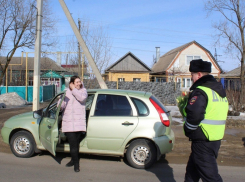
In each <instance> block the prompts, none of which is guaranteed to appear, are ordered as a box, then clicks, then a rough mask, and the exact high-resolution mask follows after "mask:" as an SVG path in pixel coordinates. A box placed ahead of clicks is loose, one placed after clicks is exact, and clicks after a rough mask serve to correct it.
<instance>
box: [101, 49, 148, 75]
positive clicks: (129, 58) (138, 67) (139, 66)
mask: <svg viewBox="0 0 245 182" xmlns="http://www.w3.org/2000/svg"><path fill="white" fill-rule="evenodd" d="M135 63H136V64H135ZM105 72H151V69H150V68H149V67H148V66H147V65H146V64H145V63H143V62H142V61H141V60H140V59H139V58H137V57H136V56H135V55H134V54H133V53H131V52H128V53H127V54H125V55H124V56H123V57H121V58H120V59H119V60H118V61H116V62H115V63H113V64H112V65H111V66H109V67H108V68H107V69H106V70H105Z"/></svg>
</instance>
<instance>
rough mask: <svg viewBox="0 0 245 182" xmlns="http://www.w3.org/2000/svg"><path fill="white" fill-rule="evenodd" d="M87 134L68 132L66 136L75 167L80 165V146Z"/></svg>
mask: <svg viewBox="0 0 245 182" xmlns="http://www.w3.org/2000/svg"><path fill="white" fill-rule="evenodd" d="M85 134H86V132H83V131H80V132H66V133H65V135H66V137H67V139H68V142H69V145H70V154H71V159H72V160H73V162H74V164H75V165H79V157H78V156H79V144H80V142H81V141H82V140H83V139H84V137H85Z"/></svg>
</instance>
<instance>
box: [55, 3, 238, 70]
mask: <svg viewBox="0 0 245 182" xmlns="http://www.w3.org/2000/svg"><path fill="white" fill-rule="evenodd" d="M65 3H66V5H67V7H68V9H69V11H70V13H71V14H72V17H73V19H74V21H75V22H77V21H78V18H80V19H81V21H83V22H85V23H86V22H89V24H90V25H91V27H92V28H96V27H98V26H101V25H102V26H103V27H104V28H105V30H106V31H107V34H108V36H109V37H110V40H111V42H112V47H111V55H112V56H111V60H110V64H112V63H114V62H116V61H117V60H118V59H120V58H121V57H122V56H124V55H125V54H126V53H128V52H129V51H130V52H132V53H133V54H134V55H135V56H136V57H138V58H139V59H140V60H141V61H142V62H144V63H145V64H146V65H147V66H149V67H150V68H151V67H152V64H153V56H156V48H155V47H160V56H162V55H163V54H165V53H166V52H168V51H170V50H171V49H174V48H176V47H179V46H181V45H183V44H186V43H189V42H191V41H193V40H195V41H197V42H198V43H199V44H201V45H202V46H204V47H205V48H206V49H208V50H209V51H210V52H211V53H212V54H213V55H214V54H215V48H216V50H217V54H218V55H219V56H218V61H219V62H218V63H219V64H220V66H221V68H222V69H223V70H225V71H230V70H232V69H234V68H236V67H238V66H239V61H238V60H236V59H234V58H231V57H230V56H229V55H227V54H225V53H224V49H223V48H222V47H218V46H216V47H215V46H214V41H215V39H214V38H213V37H212V35H214V32H215V29H214V28H213V27H212V24H213V23H214V22H215V21H219V18H220V16H219V14H211V15H209V16H207V12H206V11H205V9H204V1H203V0H172V1H169V0H123V1H118V0H65ZM51 8H52V10H53V11H54V16H55V17H56V18H57V19H58V21H57V25H56V28H57V32H56V35H54V36H57V39H58V40H59V43H58V45H57V46H56V48H55V49H54V51H66V50H65V49H66V45H67V38H68V37H71V36H73V35H74V33H73V31H72V29H71V28H70V24H69V22H68V20H67V18H66V16H65V14H64V12H63V10H62V8H61V6H60V3H59V1H58V0H52V1H51ZM110 64H109V65H110Z"/></svg>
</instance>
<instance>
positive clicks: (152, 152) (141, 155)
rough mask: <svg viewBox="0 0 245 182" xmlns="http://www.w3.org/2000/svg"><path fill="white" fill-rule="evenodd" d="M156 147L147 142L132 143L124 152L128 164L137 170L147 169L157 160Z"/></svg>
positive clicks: (141, 140) (140, 140) (137, 141)
mask: <svg viewBox="0 0 245 182" xmlns="http://www.w3.org/2000/svg"><path fill="white" fill-rule="evenodd" d="M156 155H157V152H156V147H155V146H154V144H153V143H152V142H150V141H148V140H144V139H138V140H135V141H133V142H132V143H131V144H130V145H129V147H128V149H127V152H126V157H127V161H128V163H129V164H130V165H131V166H132V167H134V168H138V169H145V168H149V167H150V166H151V165H152V164H153V163H154V162H155V161H156V158H157V156H156Z"/></svg>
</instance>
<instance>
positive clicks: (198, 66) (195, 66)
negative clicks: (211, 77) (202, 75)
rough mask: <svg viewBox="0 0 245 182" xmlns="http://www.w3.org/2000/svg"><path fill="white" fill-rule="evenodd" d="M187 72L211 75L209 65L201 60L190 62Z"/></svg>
mask: <svg viewBox="0 0 245 182" xmlns="http://www.w3.org/2000/svg"><path fill="white" fill-rule="evenodd" d="M189 71H190V72H208V73H211V63H210V62H208V61H203V60H202V59H194V60H192V61H191V62H190V67H189Z"/></svg>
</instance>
